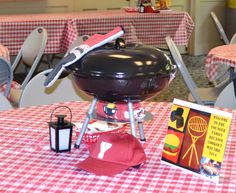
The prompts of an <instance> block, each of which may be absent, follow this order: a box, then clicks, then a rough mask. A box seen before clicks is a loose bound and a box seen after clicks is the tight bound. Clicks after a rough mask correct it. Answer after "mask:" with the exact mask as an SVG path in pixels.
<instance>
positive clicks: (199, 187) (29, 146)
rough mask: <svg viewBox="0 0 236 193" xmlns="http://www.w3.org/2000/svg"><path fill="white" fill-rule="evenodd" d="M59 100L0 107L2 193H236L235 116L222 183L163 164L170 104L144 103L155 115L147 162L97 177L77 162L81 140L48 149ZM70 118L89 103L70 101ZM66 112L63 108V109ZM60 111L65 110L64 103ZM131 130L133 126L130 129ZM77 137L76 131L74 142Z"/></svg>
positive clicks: (83, 154) (148, 131)
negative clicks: (74, 145)
mask: <svg viewBox="0 0 236 193" xmlns="http://www.w3.org/2000/svg"><path fill="white" fill-rule="evenodd" d="M58 105H59V104H54V105H45V106H38V107H30V108H23V109H14V110H8V111H2V112H0V136H1V137H0V141H1V145H0V152H1V153H0V187H1V192H50V193H52V192H170V193H173V192H184V193H186V192H227V193H228V192H232V193H233V192H235V190H236V129H235V128H236V116H235V112H234V114H233V121H232V126H231V130H230V133H229V138H228V142H227V147H226V151H225V157H224V163H223V165H222V170H221V171H222V173H221V174H222V178H221V181H220V183H219V184H215V183H213V182H210V181H207V180H204V179H203V178H200V177H198V176H195V175H192V174H189V173H186V172H185V171H183V170H181V169H175V168H172V167H170V166H168V165H166V164H163V163H161V161H160V159H161V152H162V148H163V144H164V137H165V134H166V131H167V124H168V118H169V116H170V109H171V105H172V104H171V103H165V102H163V103H156V102H143V103H142V105H143V106H144V107H145V109H146V110H147V111H149V112H151V113H152V114H153V119H152V120H150V121H147V122H144V125H143V126H144V132H145V135H146V139H147V140H146V142H142V145H143V147H144V150H145V153H146V155H147V162H146V163H145V165H143V166H142V167H141V168H139V169H128V170H125V171H124V172H122V173H120V174H117V175H115V176H113V177H105V176H96V175H94V174H91V173H87V172H85V171H83V170H79V169H78V168H77V167H76V164H77V163H78V162H80V161H82V160H84V159H85V158H87V157H88V147H87V145H86V144H84V143H82V144H81V146H80V148H79V149H75V148H72V151H71V152H70V153H68V152H67V153H54V152H53V151H51V150H50V149H49V129H48V125H47V122H48V121H49V120H50V115H51V112H52V111H53V109H54V108H55V107H57V106H58ZM60 105H67V106H68V107H70V108H71V110H72V113H73V119H72V122H83V121H84V118H85V113H86V112H87V110H88V107H89V103H88V102H66V103H61V104H60ZM61 111H63V112H61ZM61 111H60V113H66V111H67V109H66V108H61ZM127 131H129V127H128V128H127ZM75 140H76V136H75V132H74V134H73V143H75Z"/></svg>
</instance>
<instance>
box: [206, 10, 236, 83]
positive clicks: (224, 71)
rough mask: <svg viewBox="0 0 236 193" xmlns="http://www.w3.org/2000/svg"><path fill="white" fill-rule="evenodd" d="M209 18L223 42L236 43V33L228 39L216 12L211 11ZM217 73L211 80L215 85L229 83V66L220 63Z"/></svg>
mask: <svg viewBox="0 0 236 193" xmlns="http://www.w3.org/2000/svg"><path fill="white" fill-rule="evenodd" d="M210 14H211V18H212V19H213V21H214V23H215V26H216V29H217V31H218V32H219V35H220V37H221V39H222V40H223V42H224V44H225V45H227V44H236V34H234V35H233V37H232V38H231V40H229V38H228V37H227V35H226V33H225V30H224V28H223V26H222V25H221V23H220V21H219V19H218V17H217V16H216V14H215V13H214V12H213V11H211V13H210ZM218 69H219V70H218V73H217V76H216V78H215V80H214V81H213V84H214V85H215V86H216V87H217V86H218V87H219V86H222V87H224V86H226V85H227V84H229V81H230V73H229V71H230V70H232V69H230V67H229V66H227V65H221V66H219V67H218Z"/></svg>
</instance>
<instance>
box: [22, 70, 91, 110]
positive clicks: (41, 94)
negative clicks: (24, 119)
mask: <svg viewBox="0 0 236 193" xmlns="http://www.w3.org/2000/svg"><path fill="white" fill-rule="evenodd" d="M51 70H52V69H49V70H45V71H43V72H40V73H38V74H37V75H35V76H34V77H33V78H32V79H31V80H30V81H29V83H28V84H27V85H26V87H25V89H24V90H23V92H22V95H21V98H20V103H19V107H28V106H36V105H46V104H53V103H57V102H65V101H84V100H91V99H92V97H90V96H88V95H86V94H85V93H84V92H82V91H81V90H79V89H78V88H77V87H76V85H75V84H74V82H73V81H72V77H71V75H68V76H66V77H64V78H62V79H58V80H57V81H56V82H55V83H54V84H53V85H52V86H51V87H49V88H46V87H45V86H44V82H45V80H46V78H47V75H48V74H49V72H50V71H51Z"/></svg>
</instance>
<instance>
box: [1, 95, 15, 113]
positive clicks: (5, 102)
mask: <svg viewBox="0 0 236 193" xmlns="http://www.w3.org/2000/svg"><path fill="white" fill-rule="evenodd" d="M12 108H13V107H12V105H11V103H10V102H9V101H8V99H7V98H6V97H5V96H4V95H3V94H2V93H0V111H2V110H8V109H12Z"/></svg>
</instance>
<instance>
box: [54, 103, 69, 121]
mask: <svg viewBox="0 0 236 193" xmlns="http://www.w3.org/2000/svg"><path fill="white" fill-rule="evenodd" d="M59 108H67V109H68V110H69V112H70V123H71V121H72V111H71V109H70V108H69V107H68V106H58V107H56V108H54V109H53V111H52V113H51V115H50V122H52V116H53V114H54V112H55V111H56V110H57V109H59Z"/></svg>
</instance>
